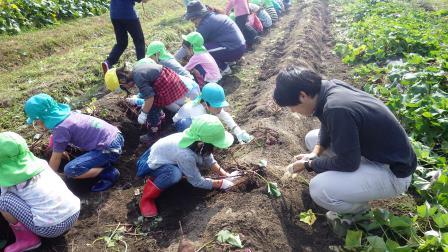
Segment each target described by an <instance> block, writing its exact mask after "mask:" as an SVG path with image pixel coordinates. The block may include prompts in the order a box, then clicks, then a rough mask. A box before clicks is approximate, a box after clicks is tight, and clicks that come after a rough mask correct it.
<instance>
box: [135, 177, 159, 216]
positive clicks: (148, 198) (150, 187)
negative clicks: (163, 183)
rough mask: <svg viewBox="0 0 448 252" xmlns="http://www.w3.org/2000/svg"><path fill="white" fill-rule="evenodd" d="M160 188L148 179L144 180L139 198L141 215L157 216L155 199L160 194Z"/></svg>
mask: <svg viewBox="0 0 448 252" xmlns="http://www.w3.org/2000/svg"><path fill="white" fill-rule="evenodd" d="M160 192H161V190H160V189H159V188H158V187H157V186H156V185H155V184H154V183H153V182H152V181H151V180H150V179H148V180H147V181H146V185H145V187H144V188H143V195H142V199H141V200H140V213H141V214H142V215H143V217H154V216H157V214H158V212H157V206H156V202H155V199H157V198H158V197H159V195H160Z"/></svg>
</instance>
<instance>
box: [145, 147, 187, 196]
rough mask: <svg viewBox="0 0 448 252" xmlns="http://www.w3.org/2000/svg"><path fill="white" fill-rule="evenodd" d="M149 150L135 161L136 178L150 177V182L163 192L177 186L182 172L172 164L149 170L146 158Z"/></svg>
mask: <svg viewBox="0 0 448 252" xmlns="http://www.w3.org/2000/svg"><path fill="white" fill-rule="evenodd" d="M150 152H151V149H148V150H146V151H145V153H143V155H142V156H141V157H140V158H139V159H138V161H137V176H138V177H145V176H150V177H152V179H153V180H152V182H153V183H154V184H155V185H156V186H157V187H158V188H159V189H160V190H165V189H167V188H169V187H170V186H172V185H174V184H177V182H179V180H181V178H182V172H181V171H180V169H179V167H178V166H176V165H172V164H165V165H162V166H160V167H158V168H157V169H151V168H149V166H148V163H147V162H148V157H149V154H150Z"/></svg>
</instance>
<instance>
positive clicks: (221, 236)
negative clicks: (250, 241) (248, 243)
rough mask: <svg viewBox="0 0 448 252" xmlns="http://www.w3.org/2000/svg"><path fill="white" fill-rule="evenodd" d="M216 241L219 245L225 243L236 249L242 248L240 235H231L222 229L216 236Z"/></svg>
mask: <svg viewBox="0 0 448 252" xmlns="http://www.w3.org/2000/svg"><path fill="white" fill-rule="evenodd" d="M216 240H217V241H218V242H220V243H227V244H230V245H232V246H234V247H237V248H243V247H244V246H243V244H242V243H241V239H240V235H239V234H233V233H231V232H230V231H229V230H227V229H224V230H221V231H219V232H218V233H217V234H216Z"/></svg>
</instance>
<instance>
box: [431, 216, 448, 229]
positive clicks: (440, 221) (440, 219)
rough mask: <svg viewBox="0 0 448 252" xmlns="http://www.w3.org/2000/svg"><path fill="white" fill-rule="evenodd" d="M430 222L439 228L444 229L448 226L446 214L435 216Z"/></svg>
mask: <svg viewBox="0 0 448 252" xmlns="http://www.w3.org/2000/svg"><path fill="white" fill-rule="evenodd" d="M432 220H433V221H434V222H435V223H436V224H437V226H438V227H439V228H445V227H446V226H448V214H441V213H439V214H437V215H435V216H433V217H432Z"/></svg>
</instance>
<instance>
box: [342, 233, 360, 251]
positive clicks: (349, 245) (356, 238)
mask: <svg viewBox="0 0 448 252" xmlns="http://www.w3.org/2000/svg"><path fill="white" fill-rule="evenodd" d="M361 239H362V231H359V230H356V231H354V230H348V231H347V235H346V236H345V244H344V247H345V248H346V249H354V248H359V247H361Z"/></svg>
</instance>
